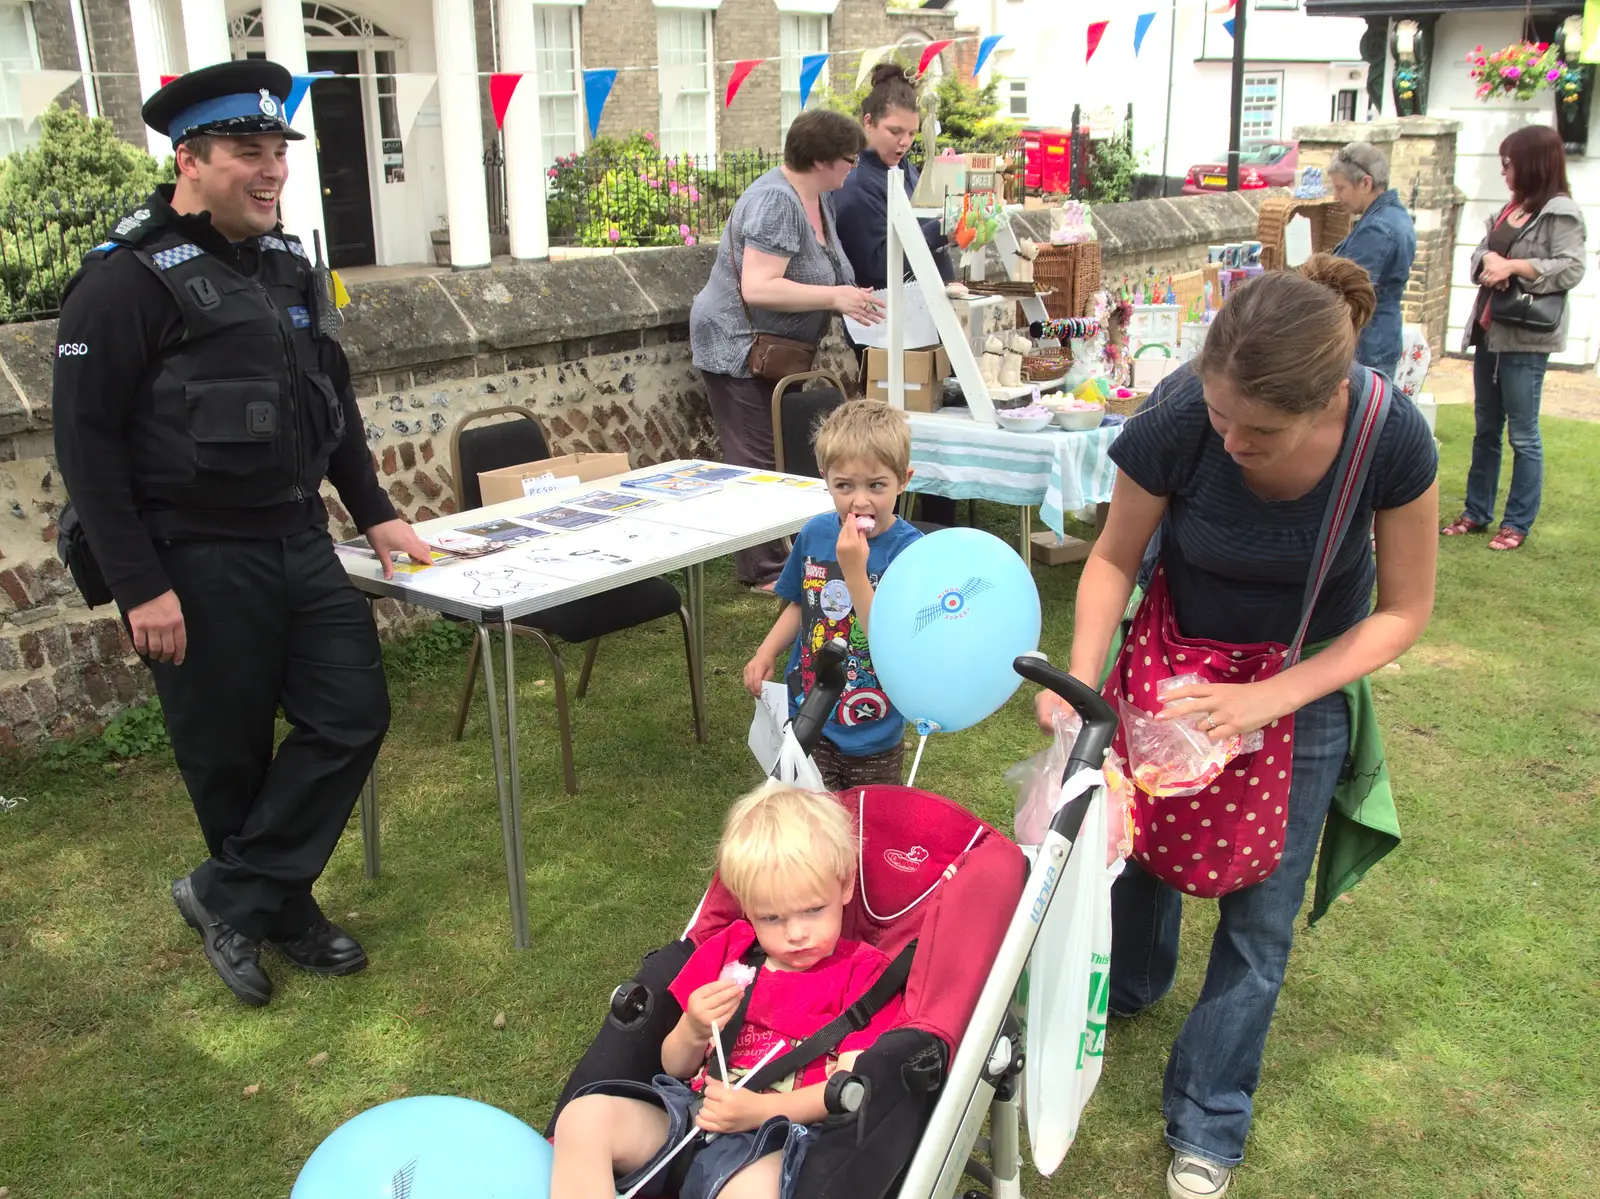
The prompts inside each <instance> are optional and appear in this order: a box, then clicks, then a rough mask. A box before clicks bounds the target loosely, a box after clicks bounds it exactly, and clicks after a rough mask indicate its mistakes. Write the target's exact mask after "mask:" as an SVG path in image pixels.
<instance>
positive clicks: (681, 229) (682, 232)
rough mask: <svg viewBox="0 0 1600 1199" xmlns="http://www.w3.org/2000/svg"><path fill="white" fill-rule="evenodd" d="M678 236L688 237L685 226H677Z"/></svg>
mask: <svg viewBox="0 0 1600 1199" xmlns="http://www.w3.org/2000/svg"><path fill="white" fill-rule="evenodd" d="M678 236H679V237H688V236H689V226H687V225H679V226H678Z"/></svg>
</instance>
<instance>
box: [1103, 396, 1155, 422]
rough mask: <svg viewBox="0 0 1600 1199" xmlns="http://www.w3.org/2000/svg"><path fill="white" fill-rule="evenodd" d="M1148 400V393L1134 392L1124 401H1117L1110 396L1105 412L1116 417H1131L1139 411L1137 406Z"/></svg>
mask: <svg viewBox="0 0 1600 1199" xmlns="http://www.w3.org/2000/svg"><path fill="white" fill-rule="evenodd" d="M1149 398H1150V393H1149V392H1148V391H1135V392H1134V393H1133V394H1132V395H1131V396H1129V397H1128V398H1127V399H1125V400H1119V399H1117V398H1116V397H1115V396H1112V397H1111V399H1109V400H1107V401H1106V411H1107V412H1110V413H1114V414H1115V415H1117V416H1132V415H1133V414H1134V413H1135V412H1137V411H1138V410H1139V405H1140V404H1142V403H1144V402H1145V401H1146V400H1147V399H1149Z"/></svg>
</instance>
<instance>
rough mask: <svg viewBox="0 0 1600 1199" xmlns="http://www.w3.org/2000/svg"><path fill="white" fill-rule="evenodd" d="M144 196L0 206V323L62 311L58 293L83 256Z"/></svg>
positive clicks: (49, 199) (55, 197)
mask: <svg viewBox="0 0 1600 1199" xmlns="http://www.w3.org/2000/svg"><path fill="white" fill-rule="evenodd" d="M143 199H144V197H143V196H137V195H129V196H94V197H88V198H73V197H67V196H61V195H58V194H51V195H50V196H49V197H47V198H45V199H42V200H40V201H39V202H38V203H36V204H28V205H22V204H7V205H5V206H3V207H0V323H10V322H13V321H32V320H40V319H42V318H45V317H51V316H55V315H56V314H57V313H58V312H60V311H61V293H62V292H63V291H64V290H65V289H66V286H67V281H68V280H69V279H71V278H72V276H73V275H74V274H75V273H76V272H77V269H78V267H79V266H80V265H81V264H82V261H83V256H84V255H85V254H86V253H88V252H89V251H90V250H92V249H94V247H95V246H97V245H99V244H100V243H101V242H103V241H104V240H105V239H106V237H107V235H109V234H110V232H111V230H112V229H113V228H115V226H116V224H117V222H118V221H120V220H121V219H122V218H123V217H124V216H126V215H127V214H128V213H129V212H132V211H133V210H134V209H136V208H137V207H138V206H139V204H140V202H141V201H142V200H143Z"/></svg>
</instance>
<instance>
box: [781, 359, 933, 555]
mask: <svg viewBox="0 0 1600 1199" xmlns="http://www.w3.org/2000/svg"><path fill="white" fill-rule="evenodd" d="M813 379H817V380H821V381H822V382H825V383H831V384H832V386H831V387H807V388H805V389H804V390H799V388H800V386H801V385H802V384H804V383H806V382H808V381H810V380H813ZM791 389H795V390H791ZM844 402H845V393H844V384H843V383H842V382H840V381H839V376H838V375H836V374H834V373H833V372H832V371H806V372H805V373H804V374H801V375H786V376H784V377H783V378H782V379H780V380H778V385H777V386H776V387H774V388H773V389H772V460H773V462H775V463H776V464H777V467H778V469H779V470H781V471H783V472H784V473H785V474H789V475H806V476H809V477H810V478H813V479H820V478H822V470H821V468H820V467H818V466H817V451H816V447H815V446H814V445H813V444H812V440H813V439H814V438H815V437H816V435H817V426H818V425H820V424H821V423H822V422H823V421H824V420H826V419H827V417H828V413H830V412H832V411H833V410H834V409H835V408H838V407H839V406H840V405H842V404H843V403H844ZM901 501H902V509H903V510H904V511H909V510H910V495H909V494H907V495H904V496H902V497H901ZM901 519H905V518H904V517H902V518H901ZM911 525H912V527H913V528H916V529H920V530H921V531H922V532H924V533H937V532H938V531H939V530H940V529H943V528H947V527H948V526H946V525H940V524H934V523H933V522H932V521H927V520H914V521H912V522H911Z"/></svg>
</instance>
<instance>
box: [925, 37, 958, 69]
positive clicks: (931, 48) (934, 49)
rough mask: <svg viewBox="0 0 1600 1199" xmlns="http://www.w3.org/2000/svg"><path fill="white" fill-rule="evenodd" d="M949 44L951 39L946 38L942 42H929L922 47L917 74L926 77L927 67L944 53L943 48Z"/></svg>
mask: <svg viewBox="0 0 1600 1199" xmlns="http://www.w3.org/2000/svg"><path fill="white" fill-rule="evenodd" d="M950 42H951V39H949V38H946V39H945V40H944V41H942V42H929V43H928V44H927V45H926V46H924V47H923V48H922V61H921V62H919V63H918V64H917V74H918V75H926V74H927V73H928V67H929V65H930V64H931V63H932V62H933V60H934V59H936V58H938V57H939V55H940V54H941V53H943V52H944V48H945V47H946V46H948V45H949V44H950Z"/></svg>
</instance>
